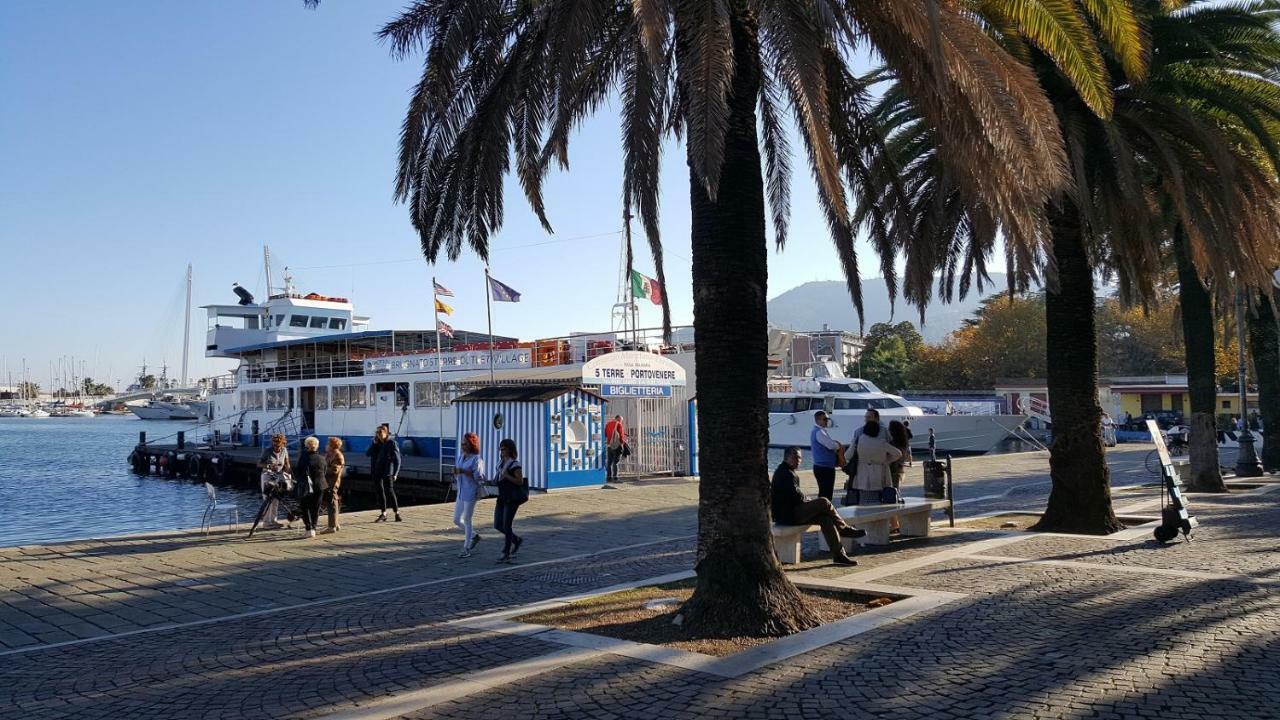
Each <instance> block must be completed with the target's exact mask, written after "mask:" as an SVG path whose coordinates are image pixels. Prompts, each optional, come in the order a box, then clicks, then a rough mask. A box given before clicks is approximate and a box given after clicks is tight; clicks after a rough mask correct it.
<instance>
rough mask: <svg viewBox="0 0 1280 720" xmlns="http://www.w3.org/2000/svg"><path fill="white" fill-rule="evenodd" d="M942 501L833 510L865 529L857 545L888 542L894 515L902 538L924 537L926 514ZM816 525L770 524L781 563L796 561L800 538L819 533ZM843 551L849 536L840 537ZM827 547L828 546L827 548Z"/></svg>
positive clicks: (927, 525) (913, 500)
mask: <svg viewBox="0 0 1280 720" xmlns="http://www.w3.org/2000/svg"><path fill="white" fill-rule="evenodd" d="M946 505H947V503H946V501H945V500H921V499H918V498H908V499H907V500H906V502H904V503H898V504H891V505H879V504H874V505H850V506H848V507H837V508H836V512H838V513H840V517H842V518H844V521H845V522H846V523H848V524H850V525H853V526H854V527H858V528H862V529H863V530H866V531H867V535H866V537H863V538H860V539H859V540H858V544H860V545H888V544H889V525H890V522H889V521H890V520H892V519H893V518H898V524H899V526H900V528H901V530H900V532H901V534H902V536H903V537H928V536H929V529H930V527H931V525H930V516H931V515H932V514H933V511H934V509H935V508H943V507H946ZM820 529H821V528H819V526H818V525H816V524H813V525H779V524H777V523H774V524H773V546H774V548H775V549H776V550H777V552H778V560H779V561H781V562H782V563H783V564H792V563H798V562H800V541H801V539H803V538H804V534H805V533H807V532H819V530H820ZM844 546H845V552H849V551H851V550H853V538H844ZM828 549H830V548H828Z"/></svg>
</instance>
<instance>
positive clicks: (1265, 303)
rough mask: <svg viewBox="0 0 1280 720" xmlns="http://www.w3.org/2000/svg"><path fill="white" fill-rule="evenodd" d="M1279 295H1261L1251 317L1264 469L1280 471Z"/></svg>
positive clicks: (1251, 346)
mask: <svg viewBox="0 0 1280 720" xmlns="http://www.w3.org/2000/svg"><path fill="white" fill-rule="evenodd" d="M1276 301H1277V298H1276V293H1259V295H1258V301H1257V302H1256V303H1255V304H1254V306H1253V312H1251V313H1249V321H1248V322H1249V350H1250V352H1251V353H1252V354H1253V367H1254V369H1255V370H1256V371H1257V373H1258V410H1259V411H1260V412H1261V414H1262V453H1261V455H1262V467H1263V469H1265V470H1268V471H1272V472H1274V471H1277V470H1280V326H1277V324H1276V322H1277V318H1276V313H1275V305H1274V303H1275V302H1276Z"/></svg>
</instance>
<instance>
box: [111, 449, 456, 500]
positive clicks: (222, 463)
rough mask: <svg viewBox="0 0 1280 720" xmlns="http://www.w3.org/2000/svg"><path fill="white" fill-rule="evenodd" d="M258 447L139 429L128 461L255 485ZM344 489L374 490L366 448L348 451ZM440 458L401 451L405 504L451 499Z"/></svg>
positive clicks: (293, 455)
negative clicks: (161, 436) (162, 437)
mask: <svg viewBox="0 0 1280 720" xmlns="http://www.w3.org/2000/svg"><path fill="white" fill-rule="evenodd" d="M262 451H263V448H262V447H258V446H254V445H243V444H240V443H227V442H224V443H219V444H213V443H193V442H185V441H184V439H183V438H181V437H179V438H178V442H168V443H157V442H148V441H147V439H146V433H145V432H140V433H139V438H138V444H137V445H136V446H135V447H134V449H133V452H131V453H130V454H129V458H128V461H129V464H130V466H131V467H132V468H133V470H134V472H136V473H138V474H141V475H159V476H161V477H171V478H186V479H192V480H204V481H207V482H211V483H213V484H215V485H232V486H237V487H249V488H257V487H258V483H259V475H260V471H259V470H258V459H259V458H260V457H261V456H262ZM289 451H290V454H289V456H290V459H291V460H293V461H295V462H296V460H297V456H298V449H297V448H296V447H294V446H290V448H289ZM346 460H347V465H346V468H347V469H346V474H345V475H344V476H343V481H342V487H343V494H344V495H348V494H356V495H365V494H368V495H370V496H372V495H376V493H377V489H376V487H375V486H374V483H373V478H372V476H371V468H370V463H369V458H368V457H367V456H366V455H365V454H364V453H356V452H347V453H346ZM439 463H440V461H439V459H438V458H434V457H423V456H420V455H409V454H407V453H405V454H402V456H401V462H400V475H399V480H397V481H396V496H397V497H399V499H400V502H401V503H402V504H406V505H412V504H422V503H435V502H443V501H445V500H447V499H449V490H450V487H451V485H452V481H453V477H452V474H451V473H452V469H453V464H452V463H451V462H449V461H448V460H447V459H446V461H445V463H444V479H441V476H440V464H439Z"/></svg>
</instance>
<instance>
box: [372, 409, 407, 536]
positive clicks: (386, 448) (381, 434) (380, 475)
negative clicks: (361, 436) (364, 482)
mask: <svg viewBox="0 0 1280 720" xmlns="http://www.w3.org/2000/svg"><path fill="white" fill-rule="evenodd" d="M364 454H365V455H368V456H369V473H370V475H371V476H372V477H373V485H374V487H376V488H377V489H378V501H379V503H381V505H382V513H381V514H380V515H378V517H377V519H375V520H374V522H386V519H387V495H388V494H389V495H390V496H391V508H392V510H393V511H394V512H395V514H396V522H400V520H401V518H400V501H399V500H397V499H396V478H398V477H399V476H400V447H399V446H398V445H396V441H395V439H393V438H392V437H391V431H390V430H388V429H387V426H386V425H379V426H378V429H377V430H374V432H373V444H372V445H370V446H369V449H368V450H366V451H365V453H364Z"/></svg>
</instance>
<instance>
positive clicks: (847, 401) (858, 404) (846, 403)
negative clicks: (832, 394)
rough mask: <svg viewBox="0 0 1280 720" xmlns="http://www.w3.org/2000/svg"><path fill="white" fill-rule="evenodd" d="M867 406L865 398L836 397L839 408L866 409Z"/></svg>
mask: <svg viewBox="0 0 1280 720" xmlns="http://www.w3.org/2000/svg"><path fill="white" fill-rule="evenodd" d="M867 407H868V406H867V400H866V399H865V398H836V409H837V410H866V409H867Z"/></svg>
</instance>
